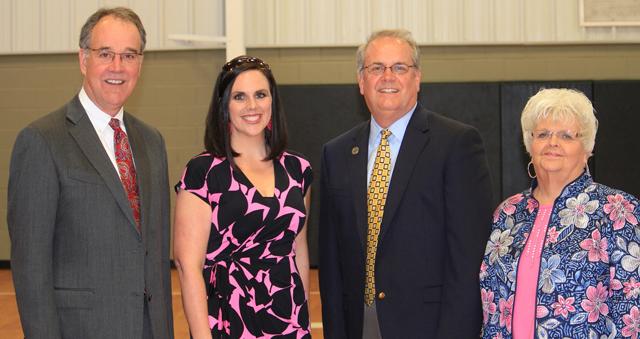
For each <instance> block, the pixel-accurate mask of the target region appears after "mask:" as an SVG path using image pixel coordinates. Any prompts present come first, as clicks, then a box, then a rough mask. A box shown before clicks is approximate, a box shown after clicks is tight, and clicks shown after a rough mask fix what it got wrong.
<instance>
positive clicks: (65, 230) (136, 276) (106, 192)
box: [7, 96, 173, 339]
mask: <svg viewBox="0 0 640 339" xmlns="http://www.w3.org/2000/svg"><path fill="white" fill-rule="evenodd" d="M124 123H125V126H126V129H127V134H128V137H129V141H130V143H131V148H132V150H133V155H134V161H135V165H136V170H137V180H138V186H139V190H140V210H141V233H142V234H140V233H138V231H137V230H136V227H135V221H134V218H133V213H132V211H131V208H130V206H129V201H128V200H127V197H126V194H125V191H124V188H123V186H122V183H121V182H120V179H119V177H118V174H117V172H116V169H115V168H114V166H113V164H112V163H111V161H110V160H109V157H108V156H107V154H106V152H105V150H104V148H103V147H102V144H101V143H100V140H99V138H98V136H97V134H96V132H95V130H94V128H93V125H92V124H91V121H90V120H89V118H88V116H87V114H86V112H85V111H84V109H83V108H82V105H81V104H80V101H79V99H78V97H77V96H76V97H75V98H73V99H72V100H71V101H70V102H69V103H67V104H66V105H65V106H64V107H62V108H60V109H58V110H57V111H55V112H52V113H50V114H48V115H46V116H45V117H43V118H41V119H39V120H36V121H35V122H33V123H32V124H30V125H29V126H28V127H26V128H25V129H24V130H22V131H21V132H20V134H19V135H18V138H17V140H16V143H15V146H14V149H13V154H12V158H11V166H10V173H9V199H8V208H7V211H8V213H7V221H8V224H9V234H10V237H11V268H12V271H13V280H14V284H15V289H16V297H17V301H18V308H19V311H20V319H21V322H22V328H23V330H24V333H25V336H26V337H27V338H74V339H77V338H105V339H107V338H109V339H113V338H119V339H125V338H135V339H139V338H142V326H143V310H144V300H145V298H146V299H147V301H148V305H149V313H150V317H151V323H152V331H153V336H154V338H155V339H168V338H173V323H172V310H171V279H170V278H171V277H170V263H169V232H170V231H169V182H168V174H167V156H166V150H165V145H164V140H163V138H162V136H161V135H160V133H159V132H158V131H157V130H155V129H153V128H152V127H150V126H148V125H146V124H144V123H143V122H141V121H140V120H138V119H136V118H135V117H133V116H131V115H129V114H128V113H126V112H125V114H124ZM145 291H146V294H145Z"/></svg>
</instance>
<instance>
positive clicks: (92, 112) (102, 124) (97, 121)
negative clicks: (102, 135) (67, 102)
mask: <svg viewBox="0 0 640 339" xmlns="http://www.w3.org/2000/svg"><path fill="white" fill-rule="evenodd" d="M78 99H80V104H82V107H83V108H84V110H85V112H87V116H89V120H91V123H92V124H93V127H94V128H95V129H96V131H98V132H102V131H103V130H104V129H105V128H107V127H108V126H109V121H111V118H112V116H111V115H109V114H107V113H105V112H103V111H102V110H101V109H100V108H98V106H96V104H94V103H93V101H91V99H90V98H89V96H88V95H87V92H85V90H84V87H82V89H80V93H78ZM123 116H124V109H123V108H122V107H120V110H119V111H118V113H117V114H116V115H115V116H114V117H113V118H116V119H118V120H120V121H121V122H122V118H123ZM120 126H121V127H122V128H123V129H124V123H121V124H120Z"/></svg>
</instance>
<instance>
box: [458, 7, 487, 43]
mask: <svg viewBox="0 0 640 339" xmlns="http://www.w3.org/2000/svg"><path fill="white" fill-rule="evenodd" d="M492 2H493V0H486V1H478V0H465V1H464V7H463V10H464V12H463V13H464V15H463V16H462V20H463V22H462V23H463V35H462V39H463V41H467V42H488V41H490V40H491V38H492V36H493V34H492V33H493V32H492V30H493V27H494V22H495V19H494V18H493V17H494V13H493V10H492V9H493V8H492V6H491V4H492Z"/></svg>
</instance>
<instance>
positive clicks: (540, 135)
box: [531, 129, 580, 142]
mask: <svg viewBox="0 0 640 339" xmlns="http://www.w3.org/2000/svg"><path fill="white" fill-rule="evenodd" d="M531 135H532V136H533V138H534V139H535V140H537V141H547V140H550V139H551V137H552V136H554V135H555V136H556V138H558V139H559V140H560V141H563V142H572V141H575V140H577V139H578V138H579V137H580V133H574V132H571V131H555V132H552V131H549V130H546V129H543V130H538V131H533V132H532V133H531Z"/></svg>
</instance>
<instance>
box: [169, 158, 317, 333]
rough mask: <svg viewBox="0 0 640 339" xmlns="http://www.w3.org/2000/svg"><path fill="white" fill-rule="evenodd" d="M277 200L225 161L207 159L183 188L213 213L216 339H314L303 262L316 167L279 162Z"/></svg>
mask: <svg viewBox="0 0 640 339" xmlns="http://www.w3.org/2000/svg"><path fill="white" fill-rule="evenodd" d="M274 172H275V193H274V196H272V197H263V196H262V195H261V194H260V193H259V192H258V190H257V189H256V188H255V187H253V185H252V183H251V182H250V181H249V180H248V179H247V178H246V177H245V175H244V174H243V173H242V172H241V171H239V170H235V169H233V168H232V167H231V165H230V164H229V162H228V161H227V160H226V159H225V158H216V157H214V156H212V155H211V154H209V153H202V154H200V155H198V156H196V157H194V158H193V159H191V161H189V163H188V164H187V167H186V169H185V170H184V173H183V175H182V179H181V180H180V182H179V183H178V184H177V185H176V191H179V190H186V191H188V192H191V193H193V194H195V195H196V196H197V197H199V198H200V199H202V200H203V201H205V202H206V203H207V204H209V205H210V206H211V233H210V235H209V241H208V246H207V254H206V258H205V264H204V270H203V275H204V279H205V283H206V286H207V296H208V307H209V327H210V328H211V332H212V334H213V336H214V338H221V337H222V338H227V337H230V338H254V337H259V338H309V337H310V334H309V312H308V306H307V300H306V297H305V293H304V287H303V285H302V280H301V278H300V275H299V273H298V269H297V267H296V263H295V250H294V249H295V244H294V243H295V238H296V235H297V234H298V233H299V232H300V231H301V230H302V227H303V226H304V223H305V219H306V209H305V205H304V195H305V194H306V192H307V190H308V189H309V186H310V185H311V182H312V180H313V174H312V171H311V166H310V164H309V162H308V161H307V160H306V159H304V158H303V157H301V156H299V155H294V154H292V153H287V152H285V153H284V154H283V155H282V156H281V157H280V158H279V159H277V160H274Z"/></svg>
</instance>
